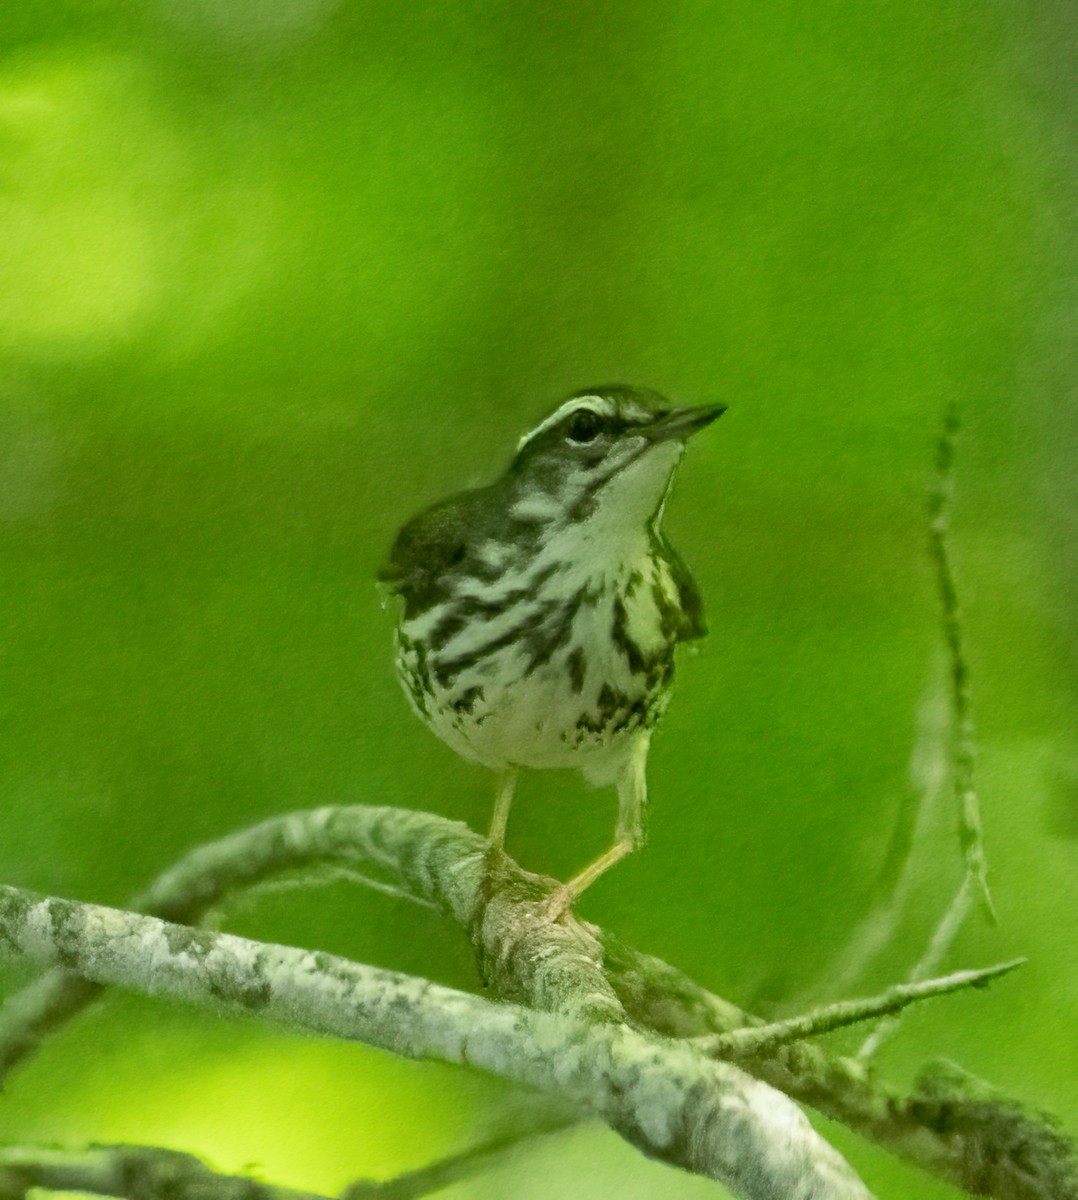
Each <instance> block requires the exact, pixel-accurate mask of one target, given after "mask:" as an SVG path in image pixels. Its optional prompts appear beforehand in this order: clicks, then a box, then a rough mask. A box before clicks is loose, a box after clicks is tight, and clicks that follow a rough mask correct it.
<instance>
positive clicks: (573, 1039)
mask: <svg viewBox="0 0 1078 1200" xmlns="http://www.w3.org/2000/svg"><path fill="white" fill-rule="evenodd" d="M5 949H6V950H7V951H8V952H13V953H16V954H21V955H23V956H25V957H26V958H28V959H30V960H31V961H33V962H36V963H40V964H42V965H50V966H51V965H56V964H62V965H63V966H65V967H67V968H68V969H69V970H73V971H76V972H78V973H79V974H80V975H83V976H85V977H86V978H88V979H91V980H93V981H94V982H96V983H101V984H107V985H111V986H116V987H122V988H127V989H131V990H135V991H139V992H143V993H144V994H147V995H160V996H166V997H168V998H170V999H173V1000H179V1001H183V1002H187V1003H192V1004H198V1005H201V1006H214V1007H217V1008H222V1009H224V1010H226V1011H229V1012H234V1013H242V1014H246V1015H251V1016H258V1017H260V1018H262V1019H267V1020H272V1021H278V1022H283V1023H286V1024H287V1025H288V1026H290V1027H292V1028H300V1029H306V1030H309V1031H311V1032H316V1033H322V1034H329V1035H331V1036H335V1037H341V1038H349V1039H354V1040H359V1041H362V1042H365V1043H367V1044H368V1045H373V1046H378V1047H381V1048H383V1049H385V1050H389V1051H392V1052H393V1053H396V1054H401V1055H406V1056H408V1057H412V1058H432V1059H438V1060H440V1061H443V1062H450V1063H459V1064H461V1065H466V1066H472V1067H476V1068H479V1069H481V1070H485V1071H489V1072H491V1073H493V1074H497V1075H499V1076H501V1077H502V1078H505V1079H508V1080H511V1081H513V1082H515V1083H518V1084H523V1085H525V1086H529V1087H534V1088H538V1089H540V1090H543V1091H547V1092H550V1093H552V1094H554V1095H557V1096H559V1097H562V1098H564V1099H566V1100H568V1101H570V1102H572V1103H573V1104H575V1105H577V1106H579V1108H580V1109H581V1110H582V1111H585V1112H589V1113H594V1114H595V1115H597V1116H599V1117H601V1118H602V1119H603V1120H604V1121H606V1122H607V1123H608V1124H609V1125H610V1126H611V1127H612V1128H614V1129H615V1130H617V1131H618V1132H619V1133H620V1134H621V1135H622V1136H623V1137H625V1138H626V1139H627V1140H628V1141H630V1142H632V1143H633V1144H634V1145H636V1146H638V1147H639V1148H640V1149H641V1150H643V1151H644V1152H645V1153H647V1154H649V1155H650V1156H652V1157H655V1158H661V1159H663V1160H665V1161H667V1162H670V1163H672V1164H675V1165H678V1166H681V1167H683V1168H685V1169H686V1170H690V1171H693V1172H695V1173H697V1174H701V1175H706V1176H708V1177H710V1178H713V1179H716V1180H719V1181H720V1182H722V1183H723V1184H725V1185H726V1186H727V1187H728V1188H729V1189H730V1190H731V1191H732V1192H733V1193H734V1194H735V1195H736V1196H739V1197H744V1198H745V1200H777V1198H778V1197H784V1198H786V1200H864V1198H865V1197H868V1196H869V1192H868V1191H867V1190H866V1189H865V1187H864V1185H863V1184H862V1183H861V1182H860V1180H859V1179H858V1178H857V1177H856V1175H855V1174H854V1173H853V1171H852V1170H851V1169H850V1168H849V1167H848V1166H847V1165H846V1163H845V1162H844V1161H843V1159H842V1158H841V1157H840V1156H839V1155H838V1153H837V1152H836V1151H835V1150H834V1149H833V1148H832V1147H831V1146H829V1145H828V1144H827V1143H826V1142H825V1141H823V1139H822V1138H820V1137H819V1135H818V1134H816V1132H815V1131H814V1130H813V1129H812V1127H811V1125H809V1123H808V1121H807V1120H806V1119H805V1117H804V1115H803V1114H802V1112H801V1111H800V1109H798V1108H797V1106H796V1105H794V1104H793V1103H792V1102H791V1101H789V1100H788V1099H787V1098H786V1097H785V1096H783V1095H782V1094H781V1093H779V1092H777V1091H776V1090H775V1089H773V1088H771V1087H769V1086H768V1085H767V1084H764V1083H761V1082H760V1081H759V1080H756V1079H754V1078H752V1077H751V1076H750V1075H748V1074H747V1073H745V1072H744V1071H742V1070H740V1069H739V1068H737V1067H735V1066H732V1065H731V1064H729V1063H723V1062H716V1061H713V1060H709V1059H708V1058H707V1057H706V1056H705V1055H702V1054H701V1053H700V1052H699V1051H698V1050H696V1049H695V1048H694V1047H692V1046H690V1045H686V1044H679V1043H677V1042H672V1041H670V1040H668V1039H661V1038H658V1037H656V1036H655V1035H650V1034H645V1033H642V1032H639V1031H637V1030H634V1029H631V1028H629V1027H628V1026H625V1025H619V1024H613V1023H603V1022H596V1021H591V1020H588V1019H586V1018H584V1017H581V1016H563V1015H559V1014H554V1013H548V1012H539V1011H535V1010H533V1009H528V1008H523V1007H521V1006H519V1005H515V1004H508V1003H497V1004H496V1003H492V1002H491V1001H488V1000H485V999H483V998H482V997H478V996H471V995H468V994H466V993H464V992H458V991H454V990H452V989H450V988H445V987H440V986H438V985H437V984H434V983H431V982H429V981H427V980H424V979H417V978H415V977H412V976H407V975H402V974H400V973H398V972H394V971H387V970H382V969H379V968H375V967H369V966H365V965H361V964H358V963H352V962H348V961H347V960H345V959H340V958H336V957H334V956H332V955H328V954H323V953H320V952H316V951H307V950H297V949H293V948H291V947H287V946H275V945H270V944H266V943H260V942H252V941H250V940H248V939H245V938H239V937H235V936H233V935H230V934H223V933H210V932H207V931H205V930H197V929H192V928H190V927H188V926H182V925H175V924H172V923H170V922H165V921H162V920H160V919H158V918H155V917H147V916H142V915H138V914H135V913H129V912H124V911H122V910H119V909H112V908H104V907H102V906H100V905H91V904H78V903H76V902H74V901H69V900H59V899H55V898H49V897H41V896H35V895H33V894H32V893H27V892H22V891H19V890H18V889H15V888H9V887H0V950H5Z"/></svg>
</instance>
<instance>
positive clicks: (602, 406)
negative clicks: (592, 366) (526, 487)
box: [517, 396, 614, 454]
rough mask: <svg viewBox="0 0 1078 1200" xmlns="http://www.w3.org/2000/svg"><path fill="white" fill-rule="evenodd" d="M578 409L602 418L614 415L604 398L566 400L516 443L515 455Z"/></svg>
mask: <svg viewBox="0 0 1078 1200" xmlns="http://www.w3.org/2000/svg"><path fill="white" fill-rule="evenodd" d="M578 408H590V409H594V410H595V411H596V412H598V413H600V414H601V415H602V416H604V417H612V416H613V415H614V405H613V403H612V402H611V401H609V400H607V399H606V397H605V396H573V397H572V398H571V399H569V400H566V402H565V403H564V404H563V405H562V406H561V408H559V409H558V411H557V412H555V413H551V415H550V416H549V417H547V419H546V420H545V421H543V422H542V423H541V424H539V425H536V427H535V428H534V429H531V430H529V431H528V432H527V433H526V434H525V435H524V436H523V437H522V438H521V439H520V441H519V442H517V453H518V454H519V453H520V452H521V450H523V449H524V447H525V446H526V445H527V444H528V443H529V442H530V441H531V440H532V438H536V437H538V436H539V435H540V434H541V433H545V432H546V430H548V429H549V428H550V427H551V426H552V425H557V424H558V422H559V421H563V420H564V419H565V418H566V417H567V416H568V415H569V414H570V413H571V412H576V410H577V409H578Z"/></svg>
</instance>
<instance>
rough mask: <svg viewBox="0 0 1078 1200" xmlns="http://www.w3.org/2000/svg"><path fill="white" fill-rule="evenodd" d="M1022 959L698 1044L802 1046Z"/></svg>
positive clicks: (731, 1048)
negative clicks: (803, 1042) (826, 1034)
mask: <svg viewBox="0 0 1078 1200" xmlns="http://www.w3.org/2000/svg"><path fill="white" fill-rule="evenodd" d="M1025 961H1026V960H1025V959H1024V958H1016V959H1012V960H1011V961H1010V962H1005V963H999V964H998V965H997V966H994V967H984V968H982V969H981V970H978V971H955V972H954V973H953V974H951V975H945V976H943V977H942V978H940V979H927V980H923V981H921V982H916V983H897V984H895V985H894V986H893V987H890V988H888V989H887V991H885V992H881V993H880V994H879V995H878V996H870V997H867V998H865V999H860V1000H840V1001H838V1002H837V1003H835V1004H826V1005H823V1006H822V1007H820V1008H816V1009H813V1011H812V1012H809V1013H803V1014H801V1015H800V1016H797V1017H791V1018H789V1019H788V1020H785V1021H774V1022H771V1023H770V1024H767V1025H750V1026H748V1027H747V1028H745V1029H737V1030H734V1031H733V1032H731V1033H722V1034H719V1035H718V1036H716V1037H707V1038H701V1039H700V1040H699V1041H698V1042H697V1045H699V1046H700V1047H701V1049H703V1050H704V1051H706V1052H707V1053H709V1054H714V1055H716V1056H717V1057H719V1058H722V1057H724V1056H727V1055H729V1054H731V1053H739V1054H744V1053H746V1052H749V1051H755V1052H762V1051H772V1050H775V1049H777V1048H778V1047H779V1046H784V1045H787V1044H789V1043H790V1042H797V1041H801V1040H802V1039H804V1038H809V1037H816V1036H818V1035H819V1034H821V1033H830V1032H832V1031H833V1030H835V1029H841V1028H843V1027H844V1026H847V1025H854V1024H857V1023H858V1022H860V1021H870V1020H872V1019H874V1018H876V1017H882V1016H887V1015H888V1014H891V1013H897V1012H900V1011H901V1010H902V1009H904V1008H906V1007H907V1006H908V1005H910V1004H916V1003H917V1002H918V1001H920V1000H931V999H932V998H933V997H935V996H944V995H946V994H947V993H948V992H957V991H961V990H962V989H963V988H970V987H974V988H979V987H984V986H985V985H986V984H988V983H989V982H991V981H992V980H993V979H998V978H999V977H1000V976H1002V975H1006V974H1007V973H1008V972H1010V971H1013V970H1014V969H1015V967H1019V966H1021V965H1022V963H1024V962H1025Z"/></svg>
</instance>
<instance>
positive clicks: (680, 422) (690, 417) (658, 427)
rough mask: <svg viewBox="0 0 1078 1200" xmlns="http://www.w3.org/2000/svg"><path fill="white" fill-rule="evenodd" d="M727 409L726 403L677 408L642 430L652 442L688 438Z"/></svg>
mask: <svg viewBox="0 0 1078 1200" xmlns="http://www.w3.org/2000/svg"><path fill="white" fill-rule="evenodd" d="M725 411H726V405H725V404H701V405H697V406H694V407H693V408H675V409H672V410H671V411H670V412H668V413H664V414H663V415H662V416H661V417H659V418H658V419H657V420H655V421H653V422H652V423H651V424H650V425H645V426H643V428H642V429H641V430H640V432H641V433H642V434H643V435H644V437H646V438H648V440H649V441H652V442H665V441H668V440H669V439H671V438H679V439H680V440H681V441H685V439H686V438H689V437H692V435H693V434H694V433H695V432H696V431H697V430H698V429H703V427H704V426H705V425H710V424H711V422H712V421H714V420H715V419H716V418H717V417H721V416H722V414H723V413H724V412H725Z"/></svg>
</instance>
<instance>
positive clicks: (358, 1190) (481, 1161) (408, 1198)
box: [341, 1113, 580, 1200]
mask: <svg viewBox="0 0 1078 1200" xmlns="http://www.w3.org/2000/svg"><path fill="white" fill-rule="evenodd" d="M579 1124H580V1117H579V1115H577V1114H566V1113H551V1114H549V1115H547V1116H546V1117H543V1118H541V1119H539V1120H537V1121H536V1123H534V1124H532V1125H531V1126H529V1127H528V1128H524V1129H516V1130H506V1131H504V1132H502V1133H497V1134H494V1135H492V1136H491V1137H489V1138H487V1139H486V1140H484V1141H482V1142H478V1143H477V1144H476V1145H474V1146H471V1147H469V1148H468V1149H467V1150H463V1151H461V1152H460V1153H459V1154H450V1155H447V1156H446V1157H445V1158H440V1159H438V1160H436V1161H435V1162H432V1163H429V1164H428V1165H427V1166H425V1167H420V1168H419V1169H418V1170H415V1171H408V1172H406V1173H405V1174H403V1175H397V1176H395V1177H394V1178H393V1179H386V1180H381V1181H377V1180H366V1179H360V1180H356V1181H355V1182H354V1183H351V1184H349V1185H348V1187H346V1188H345V1189H344V1191H343V1192H342V1193H341V1200H418V1198H419V1197H420V1196H429V1195H431V1194H432V1193H433V1192H440V1191H442V1189H443V1188H447V1187H450V1186H451V1185H452V1184H454V1183H459V1182H460V1181H461V1180H462V1179H469V1178H471V1177H472V1176H474V1175H477V1174H479V1173H480V1172H481V1171H486V1170H488V1169H489V1168H490V1167H492V1166H494V1165H495V1163H496V1162H497V1161H498V1160H500V1159H502V1158H504V1157H505V1156H506V1155H507V1154H509V1153H510V1152H511V1151H513V1150H518V1149H520V1147H521V1146H522V1145H524V1144H525V1143H528V1142H531V1141H534V1140H536V1139H538V1138H540V1137H547V1136H549V1135H550V1134H555V1133H562V1132H564V1131H565V1130H566V1129H571V1128H573V1127H574V1126H576V1125H579Z"/></svg>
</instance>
